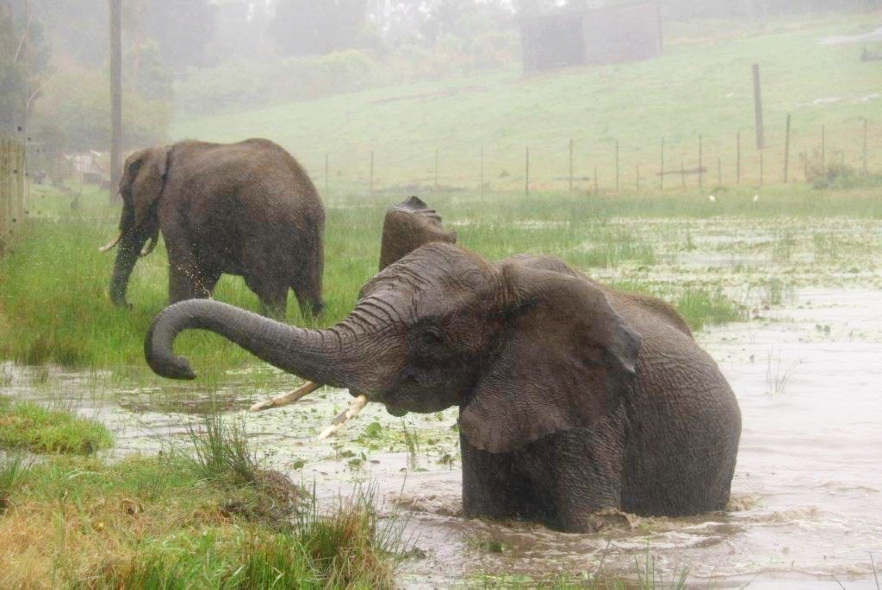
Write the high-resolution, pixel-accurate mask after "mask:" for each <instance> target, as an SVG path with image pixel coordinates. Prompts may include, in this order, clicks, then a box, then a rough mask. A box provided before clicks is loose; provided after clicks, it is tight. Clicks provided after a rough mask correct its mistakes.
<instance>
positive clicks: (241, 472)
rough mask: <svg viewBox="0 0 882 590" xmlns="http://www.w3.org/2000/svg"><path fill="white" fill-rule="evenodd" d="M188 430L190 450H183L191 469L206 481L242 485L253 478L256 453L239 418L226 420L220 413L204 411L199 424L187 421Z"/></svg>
mask: <svg viewBox="0 0 882 590" xmlns="http://www.w3.org/2000/svg"><path fill="white" fill-rule="evenodd" d="M187 434H188V436H189V439H190V443H191V444H192V446H193V454H192V455H189V454H183V456H184V457H186V458H187V459H189V460H190V461H191V462H192V466H193V470H194V471H195V472H196V473H198V474H199V475H200V476H201V477H202V478H204V479H206V480H209V481H221V482H227V483H230V484H233V485H245V484H250V483H253V482H254V481H256V479H257V472H258V470H259V466H258V460H257V453H256V452H255V451H254V449H253V448H252V446H251V444H250V442H249V440H248V436H247V434H246V432H245V426H244V424H243V423H242V422H240V421H239V422H237V421H233V422H227V421H225V420H224V419H223V416H221V415H220V414H206V415H205V416H204V417H203V419H202V423H201V425H200V426H196V425H194V424H192V423H191V424H189V425H188V426H187Z"/></svg>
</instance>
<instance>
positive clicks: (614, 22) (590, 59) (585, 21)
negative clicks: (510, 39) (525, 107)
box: [521, 2, 662, 73]
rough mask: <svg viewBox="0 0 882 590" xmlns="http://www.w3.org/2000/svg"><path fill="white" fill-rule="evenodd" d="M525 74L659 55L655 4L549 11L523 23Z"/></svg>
mask: <svg viewBox="0 0 882 590" xmlns="http://www.w3.org/2000/svg"><path fill="white" fill-rule="evenodd" d="M521 46H522V48H523V52H524V72H526V73H530V72H540V71H544V70H551V69H554V68H560V67H566V66H577V65H583V64H601V63H615V62H623V61H635V60H640V59H649V58H651V57H656V56H658V55H661V53H662V32H661V16H660V13H659V8H658V5H657V4H656V3H655V2H641V3H638V4H628V5H624V6H611V7H608V8H601V9H599V10H589V11H582V12H564V13H560V14H551V15H547V16H540V17H535V18H530V19H525V20H523V21H522V22H521Z"/></svg>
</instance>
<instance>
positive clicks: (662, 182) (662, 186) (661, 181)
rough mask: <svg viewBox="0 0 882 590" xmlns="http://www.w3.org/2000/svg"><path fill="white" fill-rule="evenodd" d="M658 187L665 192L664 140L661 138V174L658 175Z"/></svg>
mask: <svg viewBox="0 0 882 590" xmlns="http://www.w3.org/2000/svg"><path fill="white" fill-rule="evenodd" d="M658 187H659V189H661V190H665V138H664V137H662V145H661V172H660V173H659V175H658Z"/></svg>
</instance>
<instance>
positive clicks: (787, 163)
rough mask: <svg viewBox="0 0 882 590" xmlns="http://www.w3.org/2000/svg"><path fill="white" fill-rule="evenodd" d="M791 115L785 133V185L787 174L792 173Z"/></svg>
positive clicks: (788, 117)
mask: <svg viewBox="0 0 882 590" xmlns="http://www.w3.org/2000/svg"><path fill="white" fill-rule="evenodd" d="M789 166H790V113H787V128H786V130H785V132H784V184H787V174H788V172H790V170H789Z"/></svg>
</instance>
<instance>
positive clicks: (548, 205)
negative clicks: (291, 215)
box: [0, 185, 882, 387]
mask: <svg viewBox="0 0 882 590" xmlns="http://www.w3.org/2000/svg"><path fill="white" fill-rule="evenodd" d="M42 195H43V196H41V197H40V198H39V201H40V202H41V205H40V207H41V208H40V209H36V208H35V210H34V213H33V215H35V216H36V217H35V219H33V220H31V221H30V222H29V224H28V225H29V227H28V228H26V230H25V233H24V235H21V236H19V239H18V241H17V242H16V245H15V247H14V248H13V251H12V252H10V253H9V254H8V255H6V256H5V257H3V258H0V284H2V285H3V289H2V290H0V358H3V359H11V360H14V361H16V362H19V363H26V364H32V365H33V364H41V363H56V364H60V365H63V366H69V367H93V368H103V367H112V368H114V371H115V373H116V374H117V375H120V376H127V377H130V378H134V379H135V380H140V381H141V383H142V384H143V385H151V384H154V383H159V382H160V381H158V378H157V380H154V378H153V377H152V375H151V374H150V373H149V371H147V370H146V365H145V363H144V360H143V336H144V333H145V332H146V329H147V326H148V325H149V323H150V320H151V319H152V318H153V317H154V316H155V315H156V314H157V313H158V312H159V311H161V310H162V309H163V307H165V305H166V301H167V259H166V254H165V250H164V246H163V244H160V245H159V246H158V247H157V248H156V250H155V251H154V253H153V254H152V255H151V256H149V257H147V258H145V259H143V260H141V261H140V262H139V263H138V264H137V266H136V267H135V272H134V274H133V276H132V280H131V282H130V285H129V291H128V299H129V301H130V302H131V304H132V306H133V308H132V309H131V310H119V309H115V308H114V307H113V306H112V305H111V303H110V301H109V297H108V294H107V289H108V284H109V281H110V275H111V271H112V268H113V256H114V255H113V254H112V253H109V254H103V255H102V254H99V253H98V251H97V248H98V246H99V245H101V244H103V243H105V242H106V241H107V240H108V239H109V238H110V237H111V236H113V235H114V232H115V228H116V223H117V221H116V218H117V215H118V214H119V208H118V206H114V205H109V204H108V203H107V201H106V195H102V194H100V193H98V192H97V191H94V190H92V191H84V192H83V196H82V198H81V205H80V208H79V209H78V210H77V212H75V213H69V214H68V215H67V216H65V217H59V216H60V213H59V212H60V211H64V209H65V207H68V205H67V204H66V203H67V200H68V199H69V197H67V196H64V195H60V194H57V193H52V192H48V191H47V192H45V193H42ZM752 197H753V191H752V190H750V189H747V188H741V189H736V188H733V189H730V190H728V191H720V192H718V195H717V202H716V203H709V202H708V200H707V198H706V196H704V195H703V194H702V193H682V194H678V195H675V194H667V193H666V194H664V195H653V194H622V195H617V196H601V197H594V196H568V195H566V194H560V193H553V192H548V193H542V194H536V195H533V196H531V198H530V199H524V198H523V197H522V196H512V195H510V194H507V193H498V194H493V195H486V196H485V198H484V200H481V199H480V198H479V197H477V196H475V195H451V194H439V195H434V196H426V198H427V199H428V200H429V202H430V203H431V205H432V206H433V207H435V208H436V209H437V210H438V211H439V212H440V213H441V214H442V216H443V217H444V221H445V224H447V225H448V226H449V227H452V228H454V229H456V230H457V232H458V234H459V243H460V244H461V245H462V246H464V247H466V248H469V249H471V250H473V251H475V252H477V253H479V254H481V255H482V256H484V257H486V258H488V259H490V260H499V259H502V258H505V257H507V256H511V255H513V254H518V253H532V254H551V255H554V256H557V257H559V258H561V259H563V260H564V261H566V262H567V263H569V264H571V265H573V266H574V267H575V268H578V269H581V270H584V271H586V272H587V273H588V274H589V275H590V274H592V269H600V270H603V271H605V272H608V271H609V270H610V269H618V268H642V267H647V268H648V267H652V266H654V265H658V264H664V263H667V262H669V261H670V257H671V255H672V254H671V253H670V252H664V251H660V250H659V244H660V243H661V242H663V241H664V240H665V239H669V238H670V236H665V235H654V234H651V233H648V232H646V231H644V230H643V222H642V220H644V219H645V220H647V222H652V221H654V220H657V219H660V218H666V219H670V218H673V219H682V220H683V221H684V223H685V222H688V221H690V220H702V219H726V218H730V217H731V218H739V219H744V218H746V219H757V220H765V219H770V218H771V219H779V218H780V219H793V218H797V219H799V218H812V219H827V218H830V217H834V216H840V217H849V218H870V219H873V218H879V217H880V216H882V201H880V200H879V199H878V195H877V192H876V191H875V190H867V189H859V190H849V191H817V190H814V189H812V188H811V187H809V186H807V185H794V186H787V187H784V186H779V187H775V188H774V189H769V190H768V191H766V192H764V193H763V197H762V200H761V201H760V202H759V203H753V201H752ZM35 200H36V199H35ZM394 202H396V201H395V198H392V197H387V196H383V197H380V196H378V197H375V198H372V199H371V198H363V199H351V200H349V201H348V202H347V203H346V204H343V205H338V206H333V205H332V206H329V207H328V222H327V231H326V257H325V279H324V284H325V300H326V303H327V307H326V315H325V316H324V317H323V318H321V319H318V320H313V319H306V318H302V317H301V316H300V313H299V309H298V307H297V305H296V302H295V300H294V297H293V294H291V295H290V297H289V303H288V317H287V320H288V322H290V323H293V324H295V325H300V326H307V327H321V326H328V325H331V324H333V323H334V322H336V321H338V320H340V319H342V318H343V317H345V316H346V314H347V313H348V312H349V311H350V310H351V309H352V307H353V305H354V304H355V301H356V298H357V294H358V291H359V289H360V288H361V286H362V285H363V284H364V283H365V282H366V281H367V280H368V279H369V278H370V277H371V276H373V275H374V274H375V272H376V268H377V263H378V258H379V244H380V231H381V227H382V221H383V216H384V214H385V210H386V208H387V207H389V206H390V205H392V204H393V203H394ZM678 231H679V230H678ZM787 231H790V230H787ZM819 235H820V236H823V235H824V234H819ZM793 237H794V234H792V233H791V234H788V233H787V232H786V231H784V230H782V231H781V232H780V233H779V238H778V239H777V240H776V241H775V246H774V252H773V254H774V256H773V258H774V259H775V260H778V261H786V259H788V258H789V257H790V255H791V254H792V251H793V247H794V244H793V239H792V238H793ZM691 239H692V234H691V233H690V234H688V235H687V237H686V238H685V239H684V238H682V237H681V238H678V243H679V244H680V246H681V250H683V249H685V250H689V244H688V242H689V241H690V240H691ZM830 239H833V238H830ZM835 239H837V240H839V241H841V240H842V238H838V237H837V238H835ZM825 240H826V238H824V237H819V238H816V239H814V241H813V242H812V244H811V245H812V247H813V249H814V250H815V251H818V250H820V251H824V252H830V250H829V249H828V248H827V247H826V246H827V244H826V241H825ZM693 248H694V245H693ZM673 256H674V258H676V253H674V254H673ZM634 287H636V288H637V290H641V291H645V292H649V293H651V294H656V295H661V296H662V297H664V298H666V299H668V300H670V301H672V302H674V303H675V304H676V305H677V306H678V307H679V308H680V310H681V312H682V313H684V315H685V316H686V317H687V320H688V321H689V323H690V325H692V326H693V328H696V329H697V328H700V327H701V326H702V325H704V323H705V320H706V319H707V318H709V317H710V318H711V319H713V318H714V317H715V316H719V317H718V319H717V320H716V321H727V318H728V319H735V318H736V317H737V314H734V313H729V311H727V310H726V309H725V308H726V307H727V306H728V305H727V304H726V302H725V301H724V298H722V297H721V296H720V295H719V294H718V293H714V292H713V289H711V290H710V291H709V292H708V294H706V295H704V296H702V295H701V294H695V295H694V296H692V297H686V298H684V299H683V300H682V301H680V302H678V299H679V298H680V296H681V294H680V293H679V292H671V291H669V290H659V289H656V288H653V287H650V286H647V285H643V284H636V285H634ZM624 288H629V286H628V285H625V286H624ZM215 295H216V298H217V299H218V300H220V301H224V302H227V303H231V304H233V305H237V306H239V307H243V308H245V309H250V310H252V311H257V308H258V302H257V297H256V296H255V295H254V294H253V293H252V292H251V291H249V290H248V289H247V287H246V286H245V284H244V282H243V281H242V280H241V279H240V278H238V277H230V276H225V277H223V278H222V279H221V282H220V283H219V285H218V288H217V291H216V294H215ZM702 299H707V300H708V302H707V303H701V300H702ZM711 299H713V300H716V303H713V302H711V301H710V300H711ZM728 307H731V306H728ZM730 311H731V310H730ZM718 312H719V313H720V314H722V315H719V314H718ZM176 347H177V350H178V351H180V352H181V353H182V354H184V355H187V356H188V357H190V358H192V359H193V362H194V367H195V368H196V370H197V372H199V374H200V377H201V378H202V381H201V383H204V384H210V383H212V382H217V383H220V382H225V381H227V380H228V379H229V376H227V375H225V371H227V370H229V369H232V368H236V367H239V366H242V365H243V364H245V363H247V362H248V359H249V358H250V357H249V355H248V353H246V352H244V351H243V350H242V349H240V348H239V347H237V346H235V345H233V344H231V343H229V342H227V341H226V340H224V339H222V338H219V337H217V336H215V335H213V334H207V333H204V332H198V331H188V332H186V333H184V334H182V335H181V336H180V337H179V339H178V342H177V343H176ZM246 378H249V377H246ZM255 378H257V377H255ZM260 378H265V376H261V377H260ZM162 383H163V386H164V387H168V383H167V382H164V381H163V382H162Z"/></svg>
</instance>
